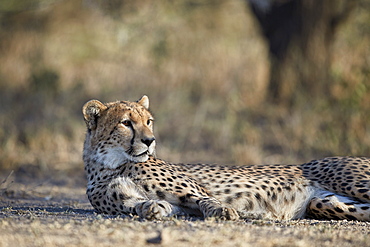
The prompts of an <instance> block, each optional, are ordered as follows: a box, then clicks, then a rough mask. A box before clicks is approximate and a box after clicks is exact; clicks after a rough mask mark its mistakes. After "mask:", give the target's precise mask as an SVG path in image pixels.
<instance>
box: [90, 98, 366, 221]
mask: <svg viewBox="0 0 370 247" xmlns="http://www.w3.org/2000/svg"><path fill="white" fill-rule="evenodd" d="M148 108H149V99H148V97H146V96H143V97H142V98H141V99H140V100H139V101H137V102H129V101H119V102H113V103H107V104H103V103H101V102H99V101H97V100H92V101H89V102H87V103H86V104H85V105H84V107H83V114H84V119H85V122H86V126H87V133H86V139H85V144H84V155H83V159H84V163H85V171H86V176H87V179H88V185H87V195H88V198H89V200H90V202H91V204H92V206H93V207H94V208H95V209H96V210H97V211H98V212H100V213H104V214H109V215H118V214H134V215H138V216H140V217H142V218H146V219H161V218H163V217H167V216H172V215H195V216H202V217H216V218H220V219H223V220H237V219H239V218H240V217H241V218H266V219H280V220H282V219H286V220H287V219H298V218H303V217H311V218H317V219H348V220H362V221H370V191H369V188H370V159H369V158H354V157H332V158H325V159H321V160H314V161H311V162H309V163H305V164H301V165H262V166H222V165H208V164H171V163H169V162H166V161H163V160H161V159H157V158H155V156H154V150H155V137H154V135H153V124H152V122H153V116H152V114H151V113H150V112H149V110H148Z"/></svg>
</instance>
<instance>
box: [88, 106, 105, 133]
mask: <svg viewBox="0 0 370 247" xmlns="http://www.w3.org/2000/svg"><path fill="white" fill-rule="evenodd" d="M105 109H107V107H106V106H105V105H104V104H103V103H101V102H100V101H99V100H90V101H88V102H87V103H86V104H85V105H84V106H83V107H82V113H83V114H84V119H85V123H86V127H87V128H88V129H89V130H94V129H96V124H97V121H98V118H99V117H100V114H101V112H102V111H104V110H105Z"/></svg>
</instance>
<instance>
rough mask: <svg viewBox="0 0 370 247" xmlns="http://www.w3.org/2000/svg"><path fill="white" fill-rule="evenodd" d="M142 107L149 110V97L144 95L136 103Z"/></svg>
mask: <svg viewBox="0 0 370 247" xmlns="http://www.w3.org/2000/svg"><path fill="white" fill-rule="evenodd" d="M136 102H137V103H139V104H140V105H142V106H144V107H145V108H146V109H147V110H148V109H149V98H148V96H146V95H144V96H143V97H141V98H140V99H139V100H138V101H136Z"/></svg>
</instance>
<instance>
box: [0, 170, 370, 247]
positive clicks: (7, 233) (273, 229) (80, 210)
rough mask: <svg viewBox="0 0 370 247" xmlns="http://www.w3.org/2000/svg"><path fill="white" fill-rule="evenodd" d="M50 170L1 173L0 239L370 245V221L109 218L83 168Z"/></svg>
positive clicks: (7, 242) (17, 242)
mask: <svg viewBox="0 0 370 247" xmlns="http://www.w3.org/2000/svg"><path fill="white" fill-rule="evenodd" d="M49 172H50V174H53V175H52V176H49V177H48V176H45V175H43V176H40V175H39V173H38V171H36V172H35V171H32V167H31V168H27V170H22V169H19V170H18V171H15V172H14V173H10V172H1V174H0V179H1V180H0V181H2V183H1V187H0V246H16V247H21V246H112V245H117V244H118V245H120V246H186V247H189V246H310V247H312V246H370V235H369V233H370V222H355V221H316V220H296V221H263V220H246V221H245V220H241V221H238V222H217V221H210V220H207V221H204V220H201V219H168V220H163V221H152V222H151V221H144V220H140V219H138V218H135V217H129V216H125V217H124V216H120V217H107V216H104V215H99V214H96V213H95V212H94V210H93V209H92V207H91V206H90V204H89V202H88V200H87V198H86V196H85V188H84V186H85V180H84V179H83V173H82V172H81V171H78V172H76V171H75V172H66V171H59V172H56V171H49ZM9 175H10V176H9Z"/></svg>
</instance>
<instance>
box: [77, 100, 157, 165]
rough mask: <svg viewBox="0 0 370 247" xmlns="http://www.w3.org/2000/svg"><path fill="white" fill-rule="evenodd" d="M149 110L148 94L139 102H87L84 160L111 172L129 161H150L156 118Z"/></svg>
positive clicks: (153, 145)
mask: <svg viewBox="0 0 370 247" xmlns="http://www.w3.org/2000/svg"><path fill="white" fill-rule="evenodd" d="M148 109H149V98H148V97H147V96H146V95H144V96H143V97H142V98H141V99H140V100H138V101H136V102H129V101H118V102H111V103H105V104H103V103H101V102H100V101H98V100H90V101H89V102H87V103H86V104H85V105H84V106H83V108H82V112H83V116H84V119H85V123H86V127H87V133H86V139H85V144H84V161H85V162H90V161H94V162H96V163H98V164H102V165H103V166H104V167H106V168H110V169H114V168H116V167H118V166H120V165H122V164H124V163H126V162H128V161H133V162H144V161H146V160H147V159H148V156H149V155H152V154H153V153H154V151H155V137H154V134H153V116H152V114H151V113H150V112H149V110H148Z"/></svg>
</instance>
